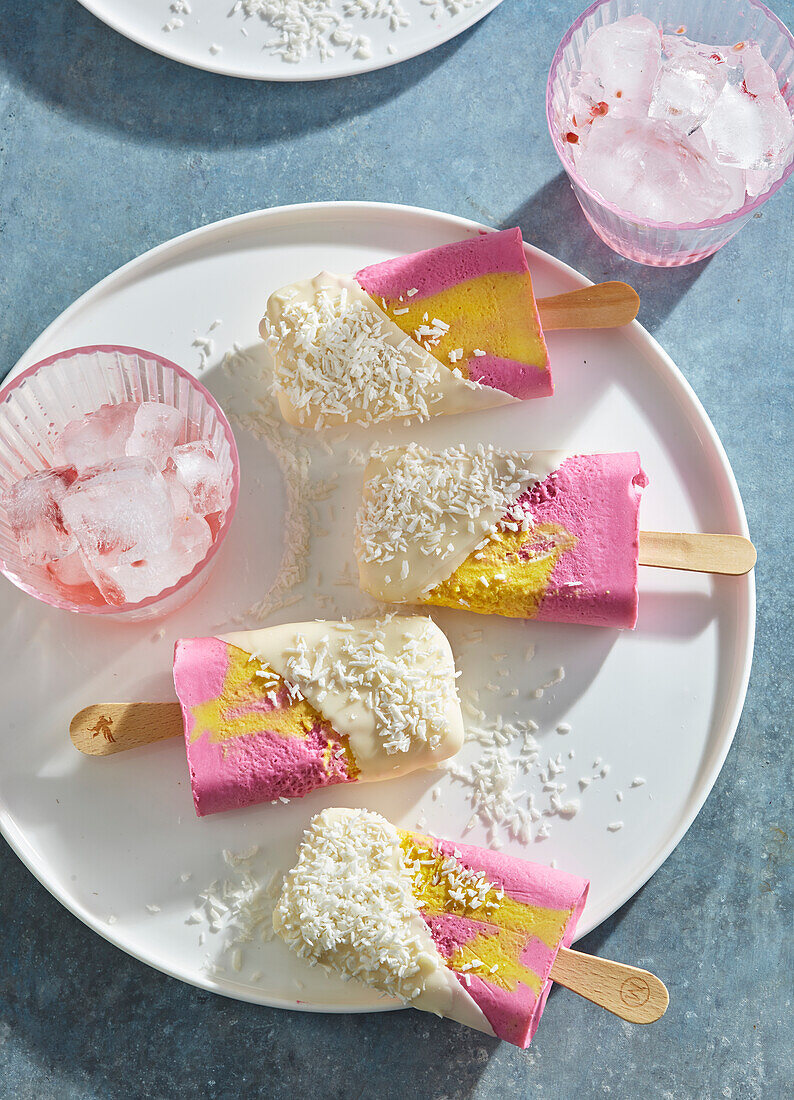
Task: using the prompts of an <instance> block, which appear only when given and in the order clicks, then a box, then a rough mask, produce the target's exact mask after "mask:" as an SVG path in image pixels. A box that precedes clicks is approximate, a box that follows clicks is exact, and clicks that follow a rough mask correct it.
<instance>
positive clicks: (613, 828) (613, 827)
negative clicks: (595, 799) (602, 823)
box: [607, 821, 623, 833]
mask: <svg viewBox="0 0 794 1100" xmlns="http://www.w3.org/2000/svg"><path fill="white" fill-rule="evenodd" d="M622 828H623V822H622V821H613V822H611V823H610V824H609V825H607V829H608V830H609V831H610V833H617V832H619V831H620V830H621V829H622Z"/></svg>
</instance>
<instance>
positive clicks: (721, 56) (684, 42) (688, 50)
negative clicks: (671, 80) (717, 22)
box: [662, 34, 731, 64]
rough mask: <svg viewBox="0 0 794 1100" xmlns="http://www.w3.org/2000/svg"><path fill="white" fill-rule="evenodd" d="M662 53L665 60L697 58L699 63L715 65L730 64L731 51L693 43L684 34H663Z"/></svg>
mask: <svg viewBox="0 0 794 1100" xmlns="http://www.w3.org/2000/svg"><path fill="white" fill-rule="evenodd" d="M662 52H663V54H664V56H665V58H675V59H677V60H678V59H687V60H692V59H693V58H699V59H700V60H701V61H711V62H713V63H715V64H720V63H721V64H725V63H726V62H727V63H730V54H731V51H730V50H728V49H726V48H725V47H724V46H711V45H709V44H708V43H706V42H693V41H692V39H691V38H687V37H686V35H684V34H663V35H662Z"/></svg>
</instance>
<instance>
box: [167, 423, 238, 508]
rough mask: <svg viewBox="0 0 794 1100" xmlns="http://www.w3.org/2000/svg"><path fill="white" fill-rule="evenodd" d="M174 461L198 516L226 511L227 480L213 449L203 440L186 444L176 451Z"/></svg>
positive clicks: (174, 450) (175, 448)
mask: <svg viewBox="0 0 794 1100" xmlns="http://www.w3.org/2000/svg"><path fill="white" fill-rule="evenodd" d="M171 458H172V460H173V464H174V467H175V470H176V476H177V477H178V479H179V481H180V482H181V483H182V484H183V485H184V487H185V488H186V489H187V491H188V492H189V493H190V497H191V500H192V501H193V507H194V509H195V511H196V512H197V513H198V515H200V516H208V515H210V514H211V513H212V512H222V511H223V510H224V509H225V507H226V478H224V476H223V471H222V470H221V468H220V465H219V463H218V460H217V459H216V457H215V454H214V452H213V450H212V448H211V447H210V445H209V444H208V443H204V442H202V441H201V440H198V441H196V442H194V443H184V444H183V445H182V446H181V447H174V449H173V451H172V452H171Z"/></svg>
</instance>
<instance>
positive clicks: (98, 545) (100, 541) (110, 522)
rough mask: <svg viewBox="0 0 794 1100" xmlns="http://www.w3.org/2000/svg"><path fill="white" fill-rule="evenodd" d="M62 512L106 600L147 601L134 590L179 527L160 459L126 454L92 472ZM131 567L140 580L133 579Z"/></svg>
mask: <svg viewBox="0 0 794 1100" xmlns="http://www.w3.org/2000/svg"><path fill="white" fill-rule="evenodd" d="M61 510H62V513H63V518H64V522H65V524H66V526H67V528H68V529H69V531H70V532H71V533H72V534H73V535H74V536H75V538H76V539H77V542H78V544H79V547H80V552H81V554H82V558H83V562H84V564H85V567H86V569H87V570H88V573H89V575H90V576H91V578H92V579H93V581H94V583H95V584H96V585H97V587H98V588H99V590H100V592H101V593H102V595H103V596H104V597H105V599H106V600H107V601H108V602H109V603H114V604H119V603H124V602H125V601H126V602H129V601H130V600H131V599H132V600H137V599H143V598H144V596H141V595H137V594H136V595H135V596H134V597H131V596H129V595H128V590H131V591H135V592H136V593H137V592H138V590H139V587H140V585H139V583H138V580H137V578H138V576H139V574H140V576H141V577H143V576H144V575H147V569H145V568H144V566H146V564H147V563H148V562H150V561H153V560H155V559H156V558H157V556H158V555H160V554H163V553H165V552H167V551H168V550H169V549H170V547H171V542H172V538H173V530H174V510H173V507H172V504H171V498H170V496H169V494H168V490H167V488H166V485H165V480H164V479H163V475H162V474H161V473H160V471H159V470H158V469H157V467H156V466H155V465H154V463H153V462H152V461H151V460H150V459H148V458H120V459H118V460H116V461H115V462H106V463H103V464H102V465H101V466H97V467H94V468H93V469H89V470H87V471H86V472H85V473H84V474H83V475H82V476H81V477H79V478H78V479H77V480H76V481H75V482H74V483H73V485H72V486H71V488H70V489H69V491H68V493H67V494H66V496H65V497H64V498H63V501H62V504H61ZM131 570H132V571H133V573H134V576H135V578H136V583H134V584H133V583H132V582H131V581H130V580H129V578H128V574H129V573H130V571H131ZM142 583H143V584H144V585H145V584H148V583H150V582H149V581H145V582H142ZM160 587H164V586H160ZM158 591H160V588H154V589H150V590H149V591H148V592H146V593H145V595H155V594H156V592H158Z"/></svg>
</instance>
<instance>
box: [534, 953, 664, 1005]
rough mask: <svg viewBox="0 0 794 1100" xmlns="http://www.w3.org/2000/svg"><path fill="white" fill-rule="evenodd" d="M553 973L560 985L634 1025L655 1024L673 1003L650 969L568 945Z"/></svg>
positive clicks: (555, 964) (555, 963)
mask: <svg viewBox="0 0 794 1100" xmlns="http://www.w3.org/2000/svg"><path fill="white" fill-rule="evenodd" d="M551 976H552V979H553V980H554V981H555V982H557V984H558V985H564V986H565V988H566V989H570V990H571V991H572V992H573V993H578V994H579V996H580V997H585V998H586V999H587V1000H588V1001H592V1002H593V1004H597V1005H600V1006H601V1008H605V1009H606V1010H607V1012H613V1013H614V1014H615V1016H620V1018H621V1020H628V1021H629V1023H632V1024H652V1023H653V1022H654V1020H658V1019H659V1018H660V1017H661V1016H664V1014H665V1012H666V1011H667V1006H668V1004H669V1003H670V994H669V993H668V992H667V987H666V986H665V984H664V982H663V981H661V980H660V979H659V978H657V977H656V975H655V974H651V973H650V971H648V970H640V969H639V967H636V966H628V965H627V964H626V963H618V962H612V961H611V960H610V959H600V958H599V957H598V956H597V955H585V954H583V953H582V952H581V951H572V950H571V949H570V948H568V947H561V948H560V950H559V953H558V955H557V958H556V959H555V960H554V965H553V966H552V968H551Z"/></svg>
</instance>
